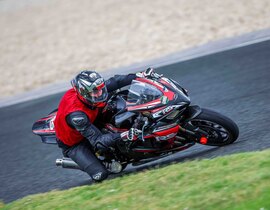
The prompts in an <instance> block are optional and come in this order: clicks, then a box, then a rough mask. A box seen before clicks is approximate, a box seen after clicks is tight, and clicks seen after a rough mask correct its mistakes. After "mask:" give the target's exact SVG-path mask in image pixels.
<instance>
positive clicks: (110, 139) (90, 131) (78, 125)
mask: <svg viewBox="0 0 270 210" xmlns="http://www.w3.org/2000/svg"><path fill="white" fill-rule="evenodd" d="M66 122H67V124H68V125H69V126H70V127H72V128H74V129H76V130H77V131H79V132H80V133H81V135H82V136H84V137H85V138H87V139H88V141H89V142H90V143H91V145H92V146H93V147H94V148H95V147H98V148H99V147H100V146H101V144H102V145H105V147H113V146H114V145H115V141H116V140H117V139H120V138H121V137H120V134H117V133H112V134H102V133H101V131H100V130H99V129H98V128H97V127H96V126H94V125H93V124H92V123H91V122H90V120H89V118H88V116H87V115H86V114H85V113H84V112H82V111H76V112H72V113H70V114H69V115H68V116H67V117H66Z"/></svg>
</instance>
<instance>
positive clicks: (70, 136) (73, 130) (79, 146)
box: [55, 74, 136, 181]
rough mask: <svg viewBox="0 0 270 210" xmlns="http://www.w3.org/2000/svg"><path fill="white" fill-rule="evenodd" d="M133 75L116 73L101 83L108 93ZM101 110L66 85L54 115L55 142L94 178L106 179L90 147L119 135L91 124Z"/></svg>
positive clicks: (108, 145)
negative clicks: (104, 131)
mask: <svg viewBox="0 0 270 210" xmlns="http://www.w3.org/2000/svg"><path fill="white" fill-rule="evenodd" d="M135 78H136V75H135V74H128V75H116V76H114V77H112V78H110V79H108V80H107V81H105V85H106V87H107V90H108V92H109V93H110V92H112V91H115V90H117V89H119V88H122V87H124V86H127V85H129V84H131V82H132V80H133V79H135ZM101 111H102V110H101V108H96V107H94V106H89V105H87V104H85V103H83V102H82V101H81V100H80V99H79V98H78V97H77V94H76V91H75V90H73V89H70V90H68V91H67V92H66V93H65V95H64V96H63V98H62V99H61V102H60V104H59V107H58V112H57V115H56V119H55V130H56V136H57V140H58V145H59V147H60V148H62V150H63V154H64V155H65V156H67V157H70V158H71V159H72V160H73V161H75V162H76V163H77V164H78V165H79V166H80V168H81V169H82V170H83V171H85V172H87V173H88V174H89V175H90V176H91V177H92V179H93V180H95V181H101V180H104V179H106V178H107V176H108V171H107V169H106V168H105V167H104V165H103V164H101V163H100V161H99V160H98V159H97V158H96V156H95V155H94V154H93V148H95V147H96V146H97V145H105V146H106V147H110V146H114V145H115V142H116V140H117V139H120V134H102V133H101V131H100V130H99V129H98V128H97V127H96V126H95V125H94V124H96V123H97V121H98V119H97V118H98V115H99V113H100V112H101ZM98 143H101V144H98Z"/></svg>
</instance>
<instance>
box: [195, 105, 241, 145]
mask: <svg viewBox="0 0 270 210" xmlns="http://www.w3.org/2000/svg"><path fill="white" fill-rule="evenodd" d="M190 123H191V124H192V125H193V126H196V127H199V128H200V129H201V130H203V131H206V132H207V133H208V134H209V137H208V142H207V144H206V145H210V146H224V145H228V144H232V143H233V142H234V141H236V139H237V138H238V135H239V129H238V126H237V125H236V124H235V122H233V121H232V120H231V119H230V118H228V117H226V116H224V115H222V114H220V113H217V112H215V111H212V110H209V109H203V108H202V112H201V113H200V114H199V115H198V116H196V117H195V118H193V119H191V120H190Z"/></svg>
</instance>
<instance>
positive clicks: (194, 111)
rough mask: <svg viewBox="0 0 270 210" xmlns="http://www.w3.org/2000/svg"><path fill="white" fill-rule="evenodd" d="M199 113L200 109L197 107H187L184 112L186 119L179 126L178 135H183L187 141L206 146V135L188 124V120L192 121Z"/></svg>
mask: <svg viewBox="0 0 270 210" xmlns="http://www.w3.org/2000/svg"><path fill="white" fill-rule="evenodd" d="M200 113H201V108H200V107H199V106H196V105H193V106H189V107H188V108H187V110H186V113H185V115H186V118H185V120H184V122H182V123H181V125H179V133H180V135H181V134H183V135H184V136H186V137H187V138H188V139H189V140H191V141H194V142H197V143H200V144H207V141H208V133H207V132H206V131H204V130H202V129H200V128H198V127H196V126H193V125H192V124H190V123H188V122H189V121H190V120H192V119H194V118H195V117H197V116H198V115H199V114H200Z"/></svg>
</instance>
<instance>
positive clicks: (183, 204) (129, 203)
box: [3, 150, 270, 210]
mask: <svg viewBox="0 0 270 210" xmlns="http://www.w3.org/2000/svg"><path fill="white" fill-rule="evenodd" d="M67 178H68V177H67ZM3 208H4V209H40V210H44V209H99V210H102V209H118V210H120V209H136V210H137V209H140V210H142V209H177V210H178V209H185V210H187V209H188V210H191V209H207V210H211V209H213V210H216V209H219V210H222V209H230V210H233V209H243V210H246V209H258V210H260V209H262V210H267V209H270V150H265V151H262V152H251V153H242V154H236V155H231V156H225V157H219V158H215V159H210V160H201V161H191V162H185V163H181V164H174V165H170V166H167V167H164V168H158V169H155V170H149V171H144V172H141V173H137V174H132V175H127V176H124V177H119V178H116V179H113V180H107V181H104V182H103V183H100V184H94V185H91V186H83V187H76V188H72V189H69V190H65V191H52V192H49V193H43V194H37V195H32V196H27V197H25V198H23V199H20V200H17V201H14V202H12V203H10V204H6V205H4V206H3Z"/></svg>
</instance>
